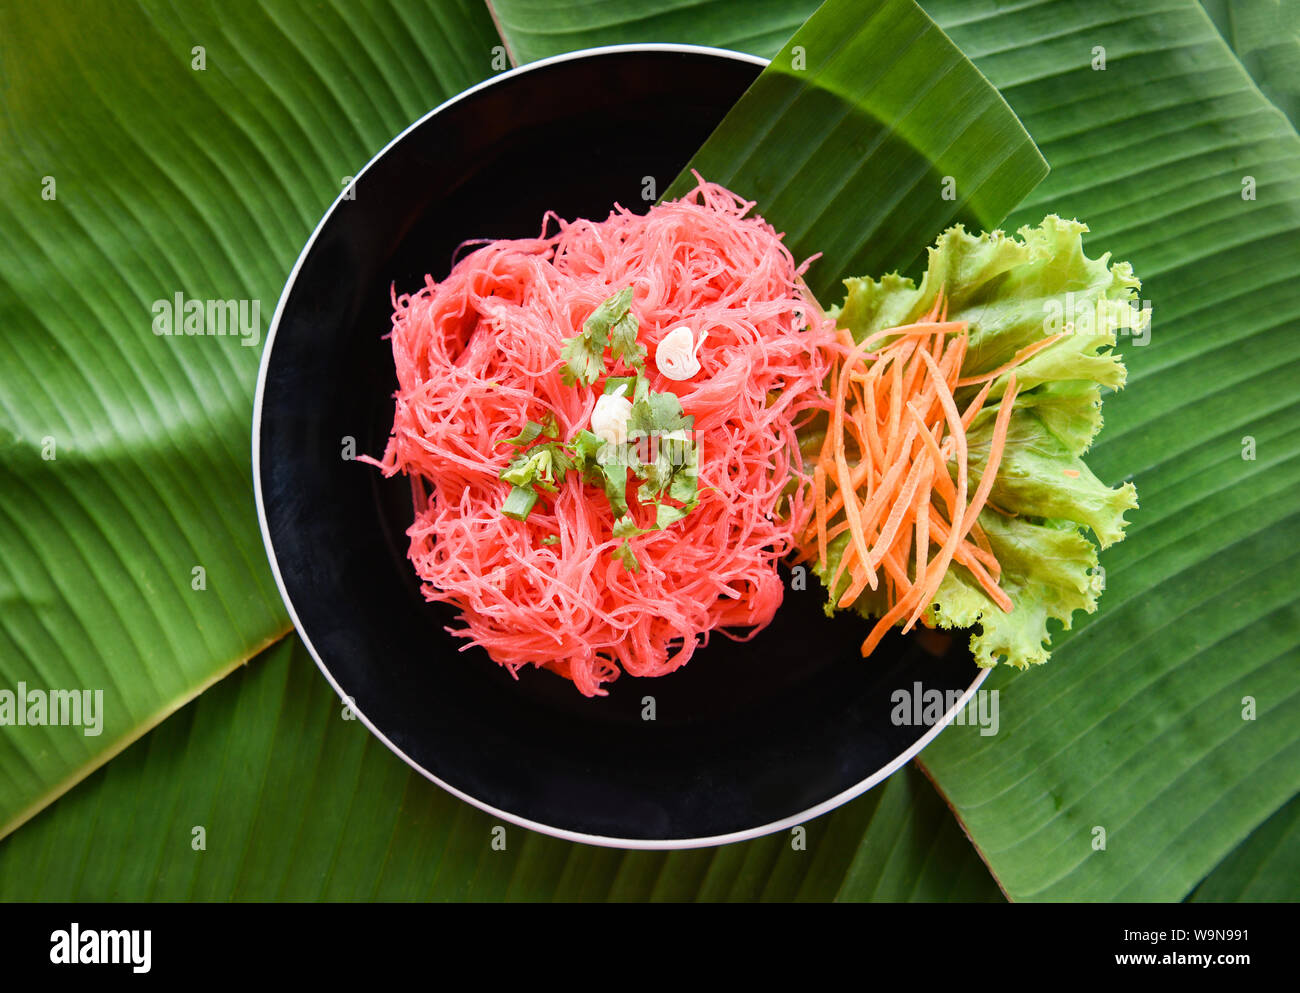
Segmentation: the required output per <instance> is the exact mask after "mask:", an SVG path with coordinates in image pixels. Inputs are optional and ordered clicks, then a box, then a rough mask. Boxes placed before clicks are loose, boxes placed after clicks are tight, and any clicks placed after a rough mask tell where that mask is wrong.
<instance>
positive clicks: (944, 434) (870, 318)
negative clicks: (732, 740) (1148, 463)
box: [800, 216, 1142, 667]
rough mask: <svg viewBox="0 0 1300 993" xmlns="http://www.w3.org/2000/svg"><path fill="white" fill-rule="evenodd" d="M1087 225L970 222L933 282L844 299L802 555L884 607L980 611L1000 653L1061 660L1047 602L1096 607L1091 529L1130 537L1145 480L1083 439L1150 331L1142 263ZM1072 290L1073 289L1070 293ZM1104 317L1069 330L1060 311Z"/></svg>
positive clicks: (859, 601) (923, 615)
mask: <svg viewBox="0 0 1300 993" xmlns="http://www.w3.org/2000/svg"><path fill="white" fill-rule="evenodd" d="M1085 231H1087V228H1086V227H1085V226H1084V225H1082V224H1079V223H1078V222H1073V221H1063V220H1061V219H1060V218H1058V217H1055V216H1049V217H1047V218H1046V219H1045V220H1044V221H1043V223H1042V224H1041V225H1039V226H1038V227H1034V228H1022V229H1021V230H1020V232H1019V236H1020V237H1019V238H1009V237H1007V236H1005V235H1004V234H1002V232H993V233H992V234H985V235H981V236H979V237H974V236H971V235H968V234H967V233H966V232H965V231H964V230H963V229H962V228H960V227H956V228H952V229H950V230H949V231H947V232H945V234H944V235H943V236H941V237H940V239H939V241H938V243H937V245H936V247H935V248H933V249H931V251H930V259H929V267H928V270H927V272H926V274H925V278H924V279H923V280H922V282H921V285H920V287H919V288H918V287H916V286H915V285H914V284H913V283H912V281H911V280H908V279H903V278H901V277H899V276H897V275H891V276H886V277H885V278H884V279H882V280H880V281H875V280H870V279H856V280H847V281H846V286H847V288H848V294H847V296H846V298H845V301H844V304H843V306H842V307H841V308H840V309H839V310H838V311H837V312H835V316H836V317H837V319H838V322H839V325H840V341H841V346H842V347H841V352H840V356H839V359H838V361H837V362H836V365H835V368H834V370H833V371H832V374H831V384H832V385H831V389H832V396H833V399H834V405H833V407H832V410H831V414H830V417H829V422H828V427H827V430H826V434H825V437H824V439H821V441H820V445H819V448H818V449H817V450H816V454H815V456H814V463H813V491H814V492H813V505H814V513H813V520H812V521H811V522H810V523H809V524H808V525H807V526H806V527H805V528H804V530H803V532H802V534H801V538H800V558H801V560H803V561H811V562H813V563H814V570H815V571H816V572H817V573H818V575H819V576H820V577H821V578H822V580H823V582H824V583H825V584H826V585H827V587H828V589H829V590H830V591H831V592H830V602H829V603H828V604H827V612H828V613H829V612H831V611H833V610H834V609H836V608H842V607H849V606H852V607H853V608H854V609H856V610H857V611H858V612H859V613H861V614H863V615H864V616H867V617H871V618H876V619H877V620H876V624H875V626H874V627H873V629H872V631H871V633H870V635H869V636H868V637H867V639H866V641H865V642H864V644H863V654H864V655H866V654H869V653H870V652H871V651H872V650H873V649H874V648H875V647H876V646H877V645H878V644H879V641H880V639H881V638H882V637H883V636H884V634H885V633H886V632H887V631H888V630H889V629H890V627H892V626H894V625H901V626H902V628H903V630H904V631H907V630H910V629H911V628H912V627H913V626H914V625H915V624H916V623H917V622H918V621H921V622H922V623H924V624H926V625H927V626H941V627H946V628H951V627H968V628H972V629H976V628H977V629H978V630H974V631H973V633H972V637H971V649H972V652H973V653H974V655H975V660H976V661H977V662H978V663H979V664H980V665H983V666H991V665H994V664H996V663H997V662H998V661H1000V660H1001V661H1006V662H1008V663H1010V664H1012V665H1016V666H1020V667H1024V666H1026V665H1029V664H1031V663H1039V662H1043V661H1046V659H1047V658H1048V652H1047V651H1046V649H1045V648H1044V644H1045V643H1046V642H1047V640H1048V637H1049V631H1048V627H1047V621H1048V620H1049V618H1054V619H1056V620H1058V621H1060V622H1061V624H1062V625H1063V626H1064V627H1065V628H1069V626H1070V622H1071V616H1072V614H1073V612H1074V611H1075V610H1078V609H1082V610H1085V611H1088V612H1092V611H1093V610H1095V609H1096V603H1097V596H1098V594H1099V592H1100V590H1101V586H1102V580H1101V574H1100V569H1099V566H1098V560H1097V549H1096V546H1095V545H1094V544H1093V543H1092V541H1090V540H1089V539H1088V537H1087V534H1088V532H1089V531H1090V532H1091V533H1092V534H1093V535H1094V536H1095V537H1096V539H1097V541H1098V542H1099V543H1100V544H1101V547H1103V548H1105V547H1106V546H1107V545H1109V544H1111V543H1112V542H1114V541H1118V540H1120V539H1122V538H1123V532H1124V527H1125V523H1126V522H1125V521H1124V518H1123V514H1124V512H1125V511H1126V510H1129V509H1132V508H1134V507H1136V506H1137V497H1136V491H1135V490H1134V488H1133V485H1132V483H1124V484H1122V485H1121V486H1120V487H1118V488H1116V489H1112V488H1110V487H1108V486H1106V485H1105V484H1104V483H1102V482H1101V481H1100V480H1098V479H1097V478H1096V476H1094V475H1093V474H1092V472H1091V471H1090V470H1089V469H1088V467H1087V466H1086V465H1085V464H1084V463H1083V462H1082V461H1081V460H1080V458H1079V456H1081V455H1082V454H1083V452H1084V451H1086V450H1087V448H1088V447H1089V445H1090V444H1091V441H1092V438H1093V436H1094V435H1095V434H1096V432H1097V430H1098V429H1099V428H1100V426H1101V415H1100V406H1101V388H1102V387H1103V386H1104V387H1108V388H1110V389H1119V388H1120V387H1121V386H1122V385H1123V383H1124V366H1123V364H1122V362H1121V361H1120V359H1119V356H1118V355H1117V354H1116V353H1115V352H1114V351H1113V350H1112V347H1113V346H1114V345H1115V343H1116V331H1117V329H1119V328H1128V329H1131V330H1133V331H1137V330H1139V329H1140V326H1141V320H1142V319H1141V318H1140V317H1138V318H1136V319H1135V318H1134V316H1133V315H1134V310H1133V307H1132V303H1131V301H1132V298H1133V297H1134V296H1135V292H1136V290H1137V289H1138V287H1139V283H1138V281H1137V280H1136V279H1135V278H1134V277H1133V273H1132V269H1131V267H1130V266H1129V265H1128V264H1127V263H1122V262H1121V263H1116V264H1114V265H1110V264H1109V263H1108V257H1102V258H1101V259H1098V260H1092V259H1089V258H1088V257H1087V256H1086V255H1084V253H1083V247H1082V234H1083V233H1084V232H1085ZM1067 294H1068V297H1067ZM1066 303H1068V305H1069V306H1068V307H1066V308H1065V309H1066V311H1067V312H1075V313H1083V312H1086V313H1087V314H1089V315H1091V316H1093V317H1095V319H1090V320H1089V322H1088V325H1089V327H1088V331H1087V332H1086V333H1079V332H1077V331H1076V330H1075V329H1073V328H1068V327H1067V328H1066V329H1064V330H1060V331H1057V330H1053V329H1052V327H1051V325H1052V321H1051V315H1053V314H1058V315H1059V314H1060V313H1061V312H1062V307H1063V305H1064V304H1066Z"/></svg>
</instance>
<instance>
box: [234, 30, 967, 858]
mask: <svg viewBox="0 0 1300 993" xmlns="http://www.w3.org/2000/svg"><path fill="white" fill-rule="evenodd" d="M619 52H678V53H685V54H693V55H715V56H720V57H722V58H729V59H735V60H737V61H741V62H748V63H750V64H751V65H758V66H764V67H765V66H767V65H768V61H769V60H767V59H764V58H761V57H759V56H757V55H749V54H747V53H745V52H736V51H733V50H731V49H727V48H716V47H712V46H707V45H687V44H675V43H668V42H656V43H646V44H628V45H602V46H598V47H594V48H582V49H578V50H576V51H572V52H565V53H563V54H561V55H553V56H550V57H548V58H545V59H539V60H537V61H535V62H528V63H526V64H524V65H521V66H515V67H514V68H511V69H507V70H505V71H503V72H499V73H497V74H495V75H493V76H490V77H488V78H487V79H484V80H482V81H480V82H478V83H475V84H474V85H473V86H471V87H469V88H468V89H466V90H462V91H461V92H460V93H457V94H456V95H454V96H452V97H449V98H448V99H446V100H444V101H443V102H442V103H440V104H438V106H436V107H434V108H433V109H432V110H430V111H429V112H428V113H426V114H424V115H422V116H421V117H420V118H419V119H417V120H415V121H413V122H412V123H411V124H409V125H408V126H407V127H405V128H403V129H402V130H401V131H400V132H399V133H398V134H397V135H395V136H394V137H393V138H392V140H390V141H389V142H388V143H387V144H386V145H384V147H383V148H381V149H380V150H379V151H378V152H376V153H375V154H374V155H373V156H372V157H371V158H370V160H369V161H368V162H366V164H365V165H364V166H362V167H361V168H360V169H359V170H357V173H356V175H355V176H353V178H352V182H351V183H349V184H348V186H347V187H345V188H344V189H343V190H342V191H341V192H340V193H339V194H338V196H337V197H335V199H334V202H333V203H331V204H330V206H329V209H327V210H326V211H325V213H324V214H323V215H322V216H321V219H320V221H319V222H318V223H317V224H316V227H315V228H314V229H313V230H312V233H311V236H310V237H309V238H308V239H307V241H306V244H304V245H303V248H302V251H301V252H300V253H299V254H298V258H297V260H296V261H295V262H294V264H293V269H291V270H290V272H289V276H288V278H287V279H286V281H285V284H284V289H283V290H282V291H281V292H280V299H279V301H278V302H277V303H276V306H275V313H274V314H273V315H272V317H271V323H270V326H269V328H268V329H267V333H266V340H265V343H264V344H263V346H262V355H261V358H260V360H259V365H258V371H257V388H256V392H255V394H254V398H253V423H252V452H251V454H252V475H253V495H254V499H255V500H256V503H257V523H258V527H259V528H260V530H261V533H262V545H263V547H264V549H265V551H266V557H267V561H268V562H269V563H270V566H271V573H272V575H273V576H274V578H275V585H276V588H277V589H278V590H279V592H280V599H281V601H283V603H284V606H285V609H286V610H287V611H288V612H289V619H290V620H291V621H292V622H293V627H294V630H295V631H296V632H297V634H298V637H299V638H300V639H301V640H302V643H303V644H304V645H305V646H306V648H307V651H308V652H309V653H310V654H311V657H312V659H313V660H314V661H315V663H316V668H318V669H319V670H320V671H321V674H322V675H323V676H324V677H325V679H326V680H327V681H328V682H329V684H330V686H332V687H333V688H334V692H335V693H337V694H338V696H339V698H340V699H341V700H343V701H344V702H346V703H348V706H349V708H350V709H351V710H352V712H353V713H354V714H355V715H356V717H357V719H358V720H359V721H360V722H361V723H362V724H363V725H364V726H365V727H366V729H367V730H368V731H369V732H370V733H371V734H373V735H374V736H375V737H376V738H378V739H379V740H380V741H381V742H383V744H384V746H385V747H387V748H388V750H389V751H391V752H392V753H393V754H394V755H396V756H397V757H398V758H400V759H401V760H402V761H403V762H405V763H406V764H407V765H408V766H410V767H411V768H412V769H414V770H415V771H416V772H418V773H419V774H420V775H422V776H424V778H425V779H427V780H429V781H430V782H432V783H434V784H435V785H437V786H439V787H440V788H442V789H443V790H445V791H446V792H448V793H450V794H451V795H452V796H454V797H456V798H458V799H460V800H463V801H464V802H465V803H468V804H470V805H471V806H473V807H476V808H478V809H479V810H481V811H483V812H484V813H487V814H491V815H492V816H494V817H499V818H501V819H502V820H503V821H506V822H508V823H510V824H514V825H516V826H517V827H522V828H526V829H527V830H529V831H536V832H538V833H539V834H544V835H548V836H550V837H552V838H559V839H560V840H562V841H572V842H576V843H578V844H584V845H594V846H598V847H603V848H623V849H632V850H641V851H676V850H681V849H690V848H709V847H715V846H719V845H729V844H733V843H735V842H739V841H749V840H752V839H754V838H760V837H763V836H765V835H769V834H776V833H777V832H779V831H784V830H787V829H791V828H794V827H797V826H799V825H800V824H803V823H804V822H806V821H810V820H812V819H814V818H816V817H820V816H821V815H822V814H826V813H829V812H830V811H832V810H834V809H835V808H836V807H839V806H842V805H843V804H845V803H847V802H848V801H850V800H852V799H854V798H856V797H859V796H861V795H862V794H863V793H865V792H867V790H869V789H871V788H872V787H873V786H876V785H878V784H879V783H881V782H882V781H884V780H885V779H887V778H888V777H890V776H892V775H893V774H894V773H895V772H897V771H898V770H899V769H900V768H902V767H903V765H904V764H906V763H907V762H909V761H911V760H912V759H913V758H914V757H916V755H918V754H919V753H920V752H921V750H922V749H924V748H925V746H926V745H928V744H929V743H930V742H931V741H933V740H934V738H935V736H937V735H938V734H939V732H940V731H942V730H943V729H944V728H946V727H947V726H948V725H949V724H951V723H952V721H953V720H954V719H955V718H956V716H957V714H958V713H960V712H961V710H962V709H963V708H964V707H965V706H966V704H967V703H968V702H969V701H970V699H971V698H972V697H973V696H974V695H975V692H976V691H977V690H978V689H979V687H980V685H981V684H982V683H983V682H984V680H985V679H986V678H988V675H989V673H990V671H991V670H989V669H981V670H980V671H979V673H978V674H977V675H976V676H975V679H974V681H973V682H972V683H971V684H970V686H968V687H967V688H966V689H965V691H963V693H962V694H961V696H960V697H959V698H958V700H957V702H956V703H955V704H954V705H953V706H952V707H950V708H949V709H948V711H947V712H946V713H944V715H943V716H942V717H941V718H940V719H939V720H938V721H936V722H935V723H934V724H933V725H932V726H931V727H930V728H929V729H928V730H927V731H926V733H925V734H923V735H922V736H921V737H920V738H919V739H917V740H916V741H915V742H914V743H913V744H912V745H910V746H908V747H907V748H906V749H904V750H903V751H902V752H901V753H900V754H899V755H897V756H895V758H894V759H893V760H891V761H890V762H889V763H887V764H886V765H884V766H882V767H881V768H879V769H877V770H876V771H875V772H873V773H872V774H871V775H869V776H867V777H866V778H865V779H863V780H861V781H860V782H857V783H855V784H854V785H853V786H850V787H849V788H848V789H846V790H843V791H841V792H840V793H837V794H835V795H834V796H832V797H830V798H828V799H826V800H823V801H822V802H820V803H818V804H815V805H814V806H812V807H809V808H807V809H806V810H802V811H799V812H798V813H795V814H792V815H790V816H787V817H783V818H781V819H780V820H777V821H771V822H769V823H767V824H762V825H759V826H756V827H752V828H746V829H744V830H742V831H732V832H729V833H727V834H720V835H709V836H705V837H701V838H685V839H682V838H667V839H656V838H616V837H611V836H605V835H597V834H588V833H585V832H581V831H571V830H568V829H567V828H561V827H556V826H555V825H551V824H544V823H542V822H540V821H534V820H531V819H529V818H527V817H523V816H521V815H519V814H515V813H513V812H511V811H508V810H504V809H502V808H500V807H495V806H493V805H491V804H489V803H486V802H484V801H482V800H479V799H478V798H477V797H474V796H471V795H470V794H468V793H466V792H464V791H462V790H460V789H457V788H456V787H455V786H452V785H451V784H450V783H448V782H445V781H444V780H442V779H440V778H438V777H437V776H435V775H434V774H433V773H432V772H430V771H429V770H428V769H426V768H424V767H423V766H422V765H420V764H419V763H418V762H417V761H415V760H414V759H413V758H411V757H410V756H409V755H407V754H406V753H405V752H403V751H402V749H401V748H399V747H398V746H397V745H396V744H395V743H394V742H392V741H391V740H390V739H389V738H388V737H387V736H386V735H385V734H384V733H383V732H382V731H381V730H379V728H378V727H376V726H375V724H374V723H372V722H371V720H370V719H369V718H368V717H366V715H365V714H364V713H362V712H361V711H360V710H359V709H358V708H357V706H356V704H355V702H349V701H350V700H351V698H350V697H349V696H348V694H347V693H346V692H345V691H344V689H343V687H341V686H340V685H339V684H338V682H337V681H336V680H335V678H334V675H333V673H331V672H330V670H329V667H328V666H327V665H326V664H325V661H324V659H322V658H321V656H320V653H319V652H317V651H316V646H315V645H313V644H312V640H311V638H310V637H309V636H308V634H307V632H306V630H305V628H304V627H303V624H302V621H301V620H300V619H299V617H298V611H297V610H296V609H295V608H294V605H293V600H292V599H291V598H290V597H289V591H288V589H287V588H286V586H285V584H284V577H283V575H282V574H281V572H280V563H279V560H278V559H277V558H276V554H275V548H274V546H273V545H272V543H271V531H270V525H269V524H268V522H267V517H266V503H265V500H264V498H263V493H262V473H261V461H262V460H261V454H262V453H261V437H262V407H263V398H264V394H265V390H266V380H267V373H268V370H269V368H270V364H271V353H272V351H273V350H274V346H275V336H276V331H277V330H278V329H279V326H280V319H281V317H282V316H283V313H284V308H285V306H286V304H287V303H288V300H289V296H290V293H291V292H292V290H293V287H294V284H295V283H296V282H297V279H298V273H299V270H300V269H301V268H302V265H303V263H304V262H305V261H306V259H307V256H308V255H309V254H311V250H312V248H313V247H314V246H315V244H316V238H317V236H318V235H319V234H320V232H321V230H322V229H323V228H324V227H325V225H326V224H327V223H328V222H329V220H330V218H331V217H333V215H334V211H335V210H336V209H338V206H339V204H340V203H341V202H342V201H343V200H344V199H345V198H346V197H347V195H348V192H349V189H351V188H353V187H354V186H355V184H356V182H357V181H358V180H359V179H360V178H361V177H362V176H364V175H365V173H366V171H367V170H368V169H369V168H370V167H371V166H373V165H374V164H375V163H376V162H378V161H379V160H380V159H381V158H383V157H384V156H385V155H387V154H388V152H389V151H390V150H391V149H392V148H393V147H394V146H396V145H397V144H398V143H399V142H401V141H402V139H404V138H405V137H406V136H407V135H408V134H410V133H411V132H412V131H414V130H415V129H416V128H418V127H420V126H421V125H423V124H424V123H425V122H426V121H428V120H430V119H431V118H433V117H435V116H437V115H438V114H440V113H441V112H442V111H444V110H445V109H446V108H448V107H450V106H452V105H454V104H456V103H459V102H460V101H461V100H464V99H466V98H468V97H470V96H472V95H473V94H475V93H477V92H479V91H480V90H483V89H486V88H487V87H489V86H493V85H495V84H497V83H499V82H501V81H502V80H506V79H511V78H514V77H517V76H521V75H524V74H526V73H529V72H532V71H533V70H535V69H540V68H543V67H545V66H548V65H554V64H556V63H560V62H569V61H573V60H576V59H583V58H589V57H591V56H593V55H608V54H616V53H619Z"/></svg>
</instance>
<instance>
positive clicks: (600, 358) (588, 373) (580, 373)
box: [560, 286, 645, 386]
mask: <svg viewBox="0 0 1300 993" xmlns="http://www.w3.org/2000/svg"><path fill="white" fill-rule="evenodd" d="M636 332H637V320H636V318H635V317H633V316H632V287H630V286H629V287H627V288H625V289H622V290H619V291H618V292H617V293H615V294H614V295H613V296H612V297H610V298H609V299H607V300H605V301H604V302H603V303H602V304H601V305H600V306H599V307H597V308H596V309H595V310H593V311H592V312H591V316H590V317H588V318H587V320H586V321H584V322H583V325H582V331H581V332H579V333H578V334H576V335H574V336H573V337H572V338H566V339H564V347H563V348H562V349H561V350H560V355H561V357H562V358H563V359H564V363H565V369H564V373H563V376H564V381H565V382H566V383H568V384H569V385H573V384H574V383H579V382H580V383H582V384H584V385H586V386H591V385H593V384H594V383H595V382H596V380H598V379H599V378H600V374H601V373H602V372H604V371H605V348H606V346H610V347H611V348H612V349H613V354H614V357H615V358H616V359H617V358H619V357H620V356H622V357H623V358H624V360H625V361H626V362H627V363H628V365H635V364H637V363H639V361H640V359H638V358H636V353H637V350H638V349H639V350H640V353H641V356H642V357H644V355H645V349H644V348H641V346H639V345H637V343H636Z"/></svg>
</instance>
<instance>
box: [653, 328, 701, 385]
mask: <svg viewBox="0 0 1300 993" xmlns="http://www.w3.org/2000/svg"><path fill="white" fill-rule="evenodd" d="M708 336H709V333H708V332H707V331H705V332H704V333H703V334H701V335H700V340H699V341H698V342H697V341H695V338H694V335H693V334H692V333H691V329H690V328H688V327H687V326H686V325H685V324H683V325H681V326H679V327H675V328H673V329H672V330H671V331H669V332H668V333H667V334H666V335H664V337H663V340H662V341H661V342H659V347H658V348H657V349H655V365H657V366H658V367H659V371H660V372H662V373H663V374H664V375H665V376H667V377H668V378H669V379H675V380H678V381H679V382H680V381H682V380H686V379H690V378H691V377H692V376H694V375H696V374H697V373H698V372H699V371H700V360H699V359H698V358H697V357H696V355H695V353H696V351H697V350H698V349H699V347H700V346H701V345H703V344H704V339H705V338H707V337H708Z"/></svg>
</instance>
